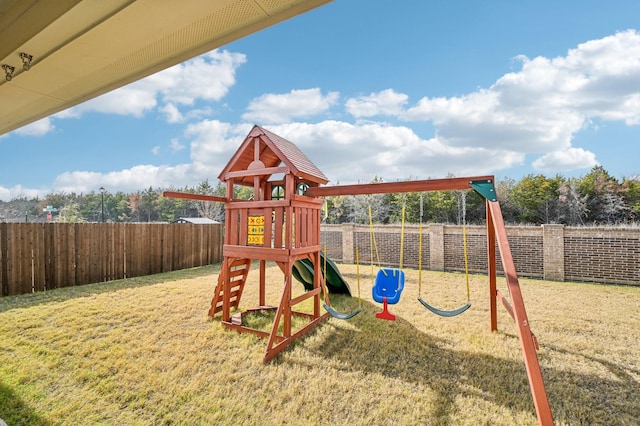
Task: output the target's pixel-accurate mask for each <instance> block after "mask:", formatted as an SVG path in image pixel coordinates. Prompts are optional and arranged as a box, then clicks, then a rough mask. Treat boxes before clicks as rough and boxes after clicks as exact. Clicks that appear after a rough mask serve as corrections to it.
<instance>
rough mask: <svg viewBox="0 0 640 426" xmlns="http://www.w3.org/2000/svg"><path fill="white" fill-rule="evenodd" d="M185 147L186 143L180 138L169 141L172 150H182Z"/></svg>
mask: <svg viewBox="0 0 640 426" xmlns="http://www.w3.org/2000/svg"><path fill="white" fill-rule="evenodd" d="M184 148H185V146H184V144H182V143H180V141H179V140H178V139H175V138H173V139H171V142H170V143H169V149H170V150H171V152H178V151H182V150H183V149H184Z"/></svg>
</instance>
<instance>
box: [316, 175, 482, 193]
mask: <svg viewBox="0 0 640 426" xmlns="http://www.w3.org/2000/svg"><path fill="white" fill-rule="evenodd" d="M476 180H491V181H492V182H494V177H493V176H473V177H459V178H448V179H427V180H408V181H404V182H382V183H365V184H355V185H337V186H323V187H311V188H309V189H307V193H306V195H308V196H310V197H327V196H337V195H364V194H395V193H400V192H423V191H455V190H464V189H472V188H471V186H470V182H471V181H476Z"/></svg>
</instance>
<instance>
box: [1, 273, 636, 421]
mask: <svg viewBox="0 0 640 426" xmlns="http://www.w3.org/2000/svg"><path fill="white" fill-rule="evenodd" d="M217 268H218V267H217V266H213V267H207V268H199V269H194V270H190V271H182V272H175V273H169V274H162V275H157V276H152V277H145V278H139V279H131V280H128V281H118V282H113V283H105V284H97V285H89V286H82V287H75V288H66V289H60V290H55V291H51V292H49V293H45V294H33V295H24V296H18V297H9V298H4V299H0V418H3V419H5V420H6V421H8V422H9V424H11V425H13V424H29V425H32V424H100V423H102V424H247V425H251V424H260V425H265V424H266V425H269V424H273V425H276V424H278V425H279V424H296V425H298V424H305V425H306V424H354V425H370V424H384V425H387V424H397V425H412V424H415V425H424V424H434V425H435V424H438V425H439V424H473V425H476V424H492V425H493V424H504V425H507V424H508V425H513V424H536V418H535V412H534V408H533V403H532V401H531V395H530V392H529V387H528V383H527V378H526V373H525V369H524V364H523V361H522V354H521V351H520V346H519V342H518V339H517V337H516V330H515V327H514V325H513V323H512V321H511V319H510V317H509V316H508V315H507V314H506V312H505V311H504V310H503V309H500V311H499V312H500V314H499V329H500V331H499V332H498V333H491V332H490V331H489V303H488V288H487V283H486V277H484V276H472V279H471V291H472V300H473V306H472V308H471V309H470V310H469V311H467V312H466V313H464V314H462V315H460V316H458V317H455V318H440V317H437V316H435V315H433V314H431V313H429V312H427V311H426V310H425V309H424V308H422V306H421V305H420V304H419V303H418V302H417V301H416V297H417V294H418V291H417V284H416V283H417V272H416V271H412V270H406V274H407V279H406V287H405V290H404V293H403V296H402V298H401V301H400V303H399V304H397V305H394V306H391V310H392V311H393V312H394V313H396V314H397V315H398V321H396V322H389V321H382V320H378V319H376V318H375V317H374V313H375V312H376V311H378V310H379V309H380V306H379V305H378V304H375V303H374V302H373V301H372V299H371V294H370V293H371V290H370V288H371V281H370V277H369V273H370V269H366V268H363V273H366V274H367V276H366V277H362V282H361V292H362V297H363V307H364V312H363V313H362V314H360V315H358V316H357V317H355V318H354V319H352V320H350V321H339V320H336V319H331V320H330V321H328V322H326V323H324V324H323V325H321V326H320V327H319V328H317V329H316V330H315V331H314V332H313V333H311V334H310V335H308V336H307V337H306V338H304V339H303V340H301V341H299V342H297V343H296V344H295V345H294V346H293V347H292V348H289V349H288V350H287V351H285V352H284V353H283V354H282V355H280V356H279V357H278V358H276V359H275V360H274V361H273V362H271V363H270V364H268V365H263V364H262V356H263V352H264V347H265V342H264V340H261V339H258V338H256V337H254V336H251V335H247V334H238V333H236V332H232V331H226V330H224V329H223V328H222V327H221V325H220V323H219V322H218V321H213V322H211V321H208V320H207V318H206V312H207V309H208V305H209V302H210V300H211V296H212V294H213V288H214V285H215V282H216V274H217V271H218V269H217ZM340 269H341V271H342V272H343V273H344V274H345V275H346V277H347V278H348V280H349V281H350V282H351V283H352V287H354V288H355V287H356V284H355V283H356V275H355V266H353V265H340ZM268 274H269V280H268V282H269V283H271V284H270V285H269V286H268V289H269V295H268V302H270V303H272V304H277V303H278V296H279V292H280V289H281V286H282V285H281V283H282V275H281V273H280V272H279V269H278V268H276V267H271V268H269V269H268ZM256 280H257V274H256V272H255V268H254V270H253V271H252V273H251V274H250V283H249V284H248V285H247V288H246V290H245V295H244V297H243V307H244V308H248V307H252V306H254V305H255V304H256V303H257V288H256V287H257V285H256V282H257V281H256ZM521 284H522V291H523V294H524V298H525V303H526V305H527V309H528V314H529V319H530V321H531V324H532V329H533V331H534V332H536V335H537V336H538V340H539V342H540V345H541V351H540V352H539V358H540V362H541V366H542V369H543V375H544V377H545V381H546V385H547V392H548V394H549V399H550V402H551V406H552V410H553V413H554V416H555V419H556V421H557V423H559V424H607V425H612V424H620V425H624V424H637V422H638V420H637V419H639V418H640V400H639V398H640V385H639V381H640V367H639V364H640V363H639V361H638V360H639V359H640V343H639V341H638V338H637V332H638V330H640V313H639V312H638V306H639V304H640V288H637V287H636V288H631V287H613V286H598V285H590V284H575V283H554V282H544V281H535V280H528V279H521ZM464 285H465V284H464V276H463V275H461V274H445V273H438V272H428V273H425V276H424V284H423V296H425V297H427V298H428V299H429V300H430V301H431V302H433V303H434V304H436V305H438V306H440V307H448V308H451V307H457V305H460V304H462V303H464V302H465V300H466V293H465V287H464ZM499 285H500V286H501V287H504V283H503V282H502V281H500V283H499ZM296 289H297V291H298V292H302V285H299V286H297V287H296ZM503 291H504V292H505V293H506V290H504V289H503ZM332 301H333V304H334V306H335V307H336V308H337V309H338V310H341V311H349V310H351V309H354V308H355V307H356V306H357V299H350V298H346V297H338V296H334V297H333V299H332ZM307 308H309V306H307ZM257 321H261V320H260V319H257Z"/></svg>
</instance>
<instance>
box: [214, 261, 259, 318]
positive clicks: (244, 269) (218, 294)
mask: <svg viewBox="0 0 640 426" xmlns="http://www.w3.org/2000/svg"><path fill="white" fill-rule="evenodd" d="M228 262H231V263H230V265H229V266H228V267H226V268H225V267H224V264H223V268H222V270H221V271H220V275H218V285H216V290H215V294H214V296H213V299H212V300H211V308H210V309H209V317H211V318H213V316H214V315H215V314H216V313H218V312H221V311H222V304H223V300H224V298H223V293H224V280H225V274H227V273H228V274H229V284H230V285H229V301H230V303H231V308H232V309H233V308H238V306H239V305H240V297H241V296H242V290H244V284H245V282H246V281H247V275H249V269H250V268H251V259H242V258H236V259H233V260H228Z"/></svg>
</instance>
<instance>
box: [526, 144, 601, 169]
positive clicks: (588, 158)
mask: <svg viewBox="0 0 640 426" xmlns="http://www.w3.org/2000/svg"><path fill="white" fill-rule="evenodd" d="M532 165H533V167H534V168H535V169H537V170H540V171H541V172H550V173H553V172H555V171H557V170H558V169H561V170H575V169H586V168H591V167H593V166H597V165H598V162H597V161H596V156H595V154H594V153H593V152H589V151H585V150H584V149H582V148H569V149H566V150H564V151H553V152H549V153H547V154H545V155H543V156H542V157H540V158H538V159H537V160H535V161H534V162H533V163H532Z"/></svg>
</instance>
